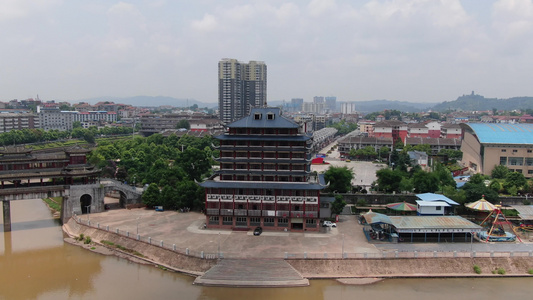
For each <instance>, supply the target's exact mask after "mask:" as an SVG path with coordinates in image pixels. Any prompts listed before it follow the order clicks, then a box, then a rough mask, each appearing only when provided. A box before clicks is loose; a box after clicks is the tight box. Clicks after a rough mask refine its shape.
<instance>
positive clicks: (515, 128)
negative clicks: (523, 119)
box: [465, 123, 533, 144]
mask: <svg viewBox="0 0 533 300" xmlns="http://www.w3.org/2000/svg"><path fill="white" fill-rule="evenodd" d="M465 126H468V127H470V128H471V129H472V130H473V131H474V133H475V135H476V136H477V138H478V139H479V142H480V143H483V144H533V124H502V123H468V124H465Z"/></svg>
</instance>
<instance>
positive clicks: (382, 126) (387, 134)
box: [374, 120, 408, 142]
mask: <svg viewBox="0 0 533 300" xmlns="http://www.w3.org/2000/svg"><path fill="white" fill-rule="evenodd" d="M407 134H408V132H407V124H406V123H404V122H402V121H395V120H388V121H381V122H377V121H376V124H374V137H378V138H379V137H383V138H392V139H393V140H395V141H396V140H397V139H401V140H402V142H403V141H405V138H406V137H407Z"/></svg>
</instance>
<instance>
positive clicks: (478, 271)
mask: <svg viewBox="0 0 533 300" xmlns="http://www.w3.org/2000/svg"><path fill="white" fill-rule="evenodd" d="M474 272H476V274H481V268H480V267H479V266H478V265H474Z"/></svg>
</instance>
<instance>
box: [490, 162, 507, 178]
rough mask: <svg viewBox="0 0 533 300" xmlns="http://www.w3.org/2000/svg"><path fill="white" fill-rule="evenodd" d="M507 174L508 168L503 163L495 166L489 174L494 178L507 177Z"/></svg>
mask: <svg viewBox="0 0 533 300" xmlns="http://www.w3.org/2000/svg"><path fill="white" fill-rule="evenodd" d="M507 174H509V169H508V168H507V167H506V166H503V165H497V166H495V167H494V169H492V172H490V176H491V177H492V178H496V179H504V178H506V177H507Z"/></svg>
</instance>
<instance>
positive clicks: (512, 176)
mask: <svg viewBox="0 0 533 300" xmlns="http://www.w3.org/2000/svg"><path fill="white" fill-rule="evenodd" d="M526 183H527V180H526V177H524V174H522V173H519V172H509V173H508V174H507V176H506V177H505V184H504V187H505V189H509V188H510V187H513V186H514V187H516V188H517V189H519V190H521V189H522V188H524V186H525V185H526Z"/></svg>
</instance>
